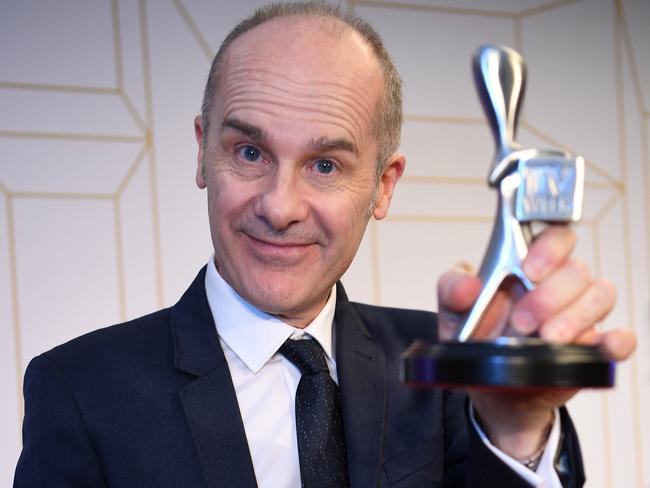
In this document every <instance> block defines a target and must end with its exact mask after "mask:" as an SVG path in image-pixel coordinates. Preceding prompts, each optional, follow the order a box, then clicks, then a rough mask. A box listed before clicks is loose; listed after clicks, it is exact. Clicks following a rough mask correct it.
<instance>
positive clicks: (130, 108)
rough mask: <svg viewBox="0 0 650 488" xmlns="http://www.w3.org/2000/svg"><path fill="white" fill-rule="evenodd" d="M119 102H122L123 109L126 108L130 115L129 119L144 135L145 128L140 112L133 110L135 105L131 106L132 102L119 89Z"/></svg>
mask: <svg viewBox="0 0 650 488" xmlns="http://www.w3.org/2000/svg"><path fill="white" fill-rule="evenodd" d="M119 94H120V100H122V103H123V104H124V108H126V110H127V112H129V114H130V115H131V118H132V119H133V122H135V124H136V125H137V126H138V128H139V129H140V131H141V132H142V134H146V132H147V126H146V124H145V123H144V120H142V116H141V115H140V112H138V109H136V108H135V105H133V102H132V101H131V97H129V95H127V93H126V92H125V91H124V90H123V89H120V92H119Z"/></svg>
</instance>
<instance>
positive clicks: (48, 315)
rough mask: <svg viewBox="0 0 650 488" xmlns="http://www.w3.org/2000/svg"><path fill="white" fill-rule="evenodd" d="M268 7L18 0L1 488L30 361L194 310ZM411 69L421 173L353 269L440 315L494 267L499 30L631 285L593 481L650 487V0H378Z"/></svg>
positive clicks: (11, 19)
mask: <svg viewBox="0 0 650 488" xmlns="http://www.w3.org/2000/svg"><path fill="white" fill-rule="evenodd" d="M261 3H262V2H261V1H253V0H251V1H238V2H227V1H225V0H222V1H217V0H210V1H209V0H158V1H154V0H76V1H75V0H59V1H56V2H52V1H48V0H42V1H35V0H28V1H20V2H18V1H13V0H0V384H1V385H3V389H4V393H3V395H2V400H1V401H0V429H1V431H2V433H3V442H2V443H1V446H0V485H2V486H9V485H10V484H11V480H12V477H13V469H14V465H15V462H16V460H17V456H18V454H19V450H20V423H21V420H22V395H21V394H20V391H21V387H22V385H21V383H22V375H23V373H24V369H25V367H26V365H27V363H28V362H29V360H30V358H32V357H33V356H34V355H36V354H39V353H41V352H43V351H45V350H47V349H49V348H51V347H53V346H55V345H56V344H59V343H61V342H63V341H65V340H68V339H70V338H72V337H75V336H77V335H79V334H81V333H84V332H86V331H90V330H92V329H95V328H98V327H101V326H105V325H108V324H111V323H116V322H119V321H122V320H125V319H127V318H131V317H135V316H138V315H141V314H144V313H147V312H149V311H152V310H154V309H157V308H160V307H163V306H167V305H170V304H173V303H174V302H175V301H176V300H177V299H178V298H179V296H180V294H181V292H182V291H183V290H184V289H185V287H186V286H187V285H188V284H189V283H190V280H191V279H192V278H193V276H194V275H195V273H196V272H197V270H198V269H199V268H200V266H202V265H203V264H204V262H205V261H206V260H207V258H208V256H209V253H210V249H211V244H210V240H209V234H208V226H207V212H206V211H205V194H204V193H202V192H200V191H199V190H197V189H196V187H195V185H194V169H195V154H196V148H195V142H194V136H193V129H192V118H193V116H194V115H195V113H196V112H197V111H198V109H199V106H200V101H201V93H202V88H203V84H204V81H205V77H206V74H207V70H208V68H209V61H210V59H211V57H212V55H213V54H214V52H215V50H216V48H217V46H218V45H219V42H220V41H221V40H222V39H223V37H224V35H225V33H226V32H227V30H228V29H229V28H230V27H232V26H233V25H234V23H235V22H236V21H237V20H239V19H241V18H242V17H243V16H245V15H246V14H248V13H249V12H250V11H251V10H252V9H253V7H255V6H257V5H260V4H261ZM347 7H348V8H350V9H352V10H354V11H355V12H357V13H360V14H362V15H363V16H365V17H366V18H367V19H369V20H370V21H371V22H372V23H373V24H374V25H376V27H377V28H378V29H379V31H380V32H381V33H382V35H383V36H384V38H385V41H386V44H387V46H388V48H389V50H390V52H391V53H392V54H393V56H394V58H395V60H396V63H397V65H398V68H399V70H400V72H401V73H402V76H403V78H404V84H405V113H406V122H405V125H404V134H403V150H404V151H405V152H406V154H407V157H408V166H407V172H406V176H405V177H404V178H403V181H402V182H401V184H400V187H399V188H398V191H397V195H396V197H395V200H394V204H393V208H392V212H391V215H390V216H389V217H388V218H387V219H386V220H385V221H383V222H381V223H371V225H370V227H369V230H368V232H367V234H366V237H365V239H364V241H363V244H362V247H361V249H360V252H359V255H358V256H357V259H356V261H355V262H354V264H353V266H352V268H351V269H350V270H349V272H348V273H347V274H346V276H345V278H344V282H345V284H346V286H347V288H348V292H349V294H350V296H351V297H352V298H353V299H355V300H358V301H367V302H372V303H378V304H386V305H394V306H403V307H416V308H428V309H431V308H435V307H436V303H435V293H434V290H435V281H436V277H437V276H438V275H439V274H440V273H441V272H442V271H443V270H445V269H447V268H449V267H450V266H451V265H453V264H454V263H456V262H458V261H460V260H469V261H472V262H474V263H476V264H478V261H479V260H480V258H481V256H482V253H483V251H484V249H485V244H486V241H487V238H488V234H489V229H490V224H491V221H492V213H493V210H494V199H495V195H494V194H493V193H492V192H491V190H488V188H487V187H486V185H485V178H486V175H487V170H488V166H489V164H490V159H491V155H492V151H493V146H492V140H491V136H490V134H489V131H488V129H487V126H486V124H485V122H484V119H483V114H482V112H481V109H480V106H479V104H478V101H477V98H476V95H475V94H474V88H473V85H472V82H471V76H470V69H469V59H470V55H471V53H472V51H473V50H474V48H475V47H476V46H478V45H479V44H483V43H486V42H496V43H502V44H507V45H511V46H513V47H515V48H517V49H519V50H520V51H522V52H523V54H524V56H525V58H526V60H527V62H528V65H529V88H528V91H527V100H526V103H525V112H524V114H523V117H522V122H521V128H520V135H519V137H520V139H521V141H522V142H524V143H526V144H536V145H542V146H547V147H562V148H567V149H569V150H571V151H573V152H576V153H579V154H583V155H584V156H585V158H586V159H587V161H588V163H587V176H586V179H587V189H586V200H585V217H584V220H583V222H582V223H581V224H580V225H579V227H578V234H579V238H580V241H579V246H578V254H579V256H580V257H581V258H583V259H584V260H585V261H587V262H588V263H589V265H590V266H591V267H592V268H593V269H594V270H595V273H596V274H598V275H602V276H604V277H607V278H609V279H610V280H612V281H613V282H614V283H615V284H616V286H617V287H618V290H619V301H618V305H617V307H616V309H615V311H614V313H613V314H612V316H611V317H610V318H609V319H608V320H607V321H606V323H605V324H604V325H603V327H612V326H615V325H627V326H631V327H634V328H635V329H636V331H637V333H638V335H639V339H640V347H639V350H638V352H637V354H636V355H635V357H634V359H632V360H631V361H629V362H627V363H626V364H625V365H623V366H621V367H620V369H619V374H618V381H617V387H616V388H615V389H613V390H611V391H607V392H583V393H581V394H580V395H579V396H578V397H577V398H576V399H575V400H573V401H572V402H571V405H570V408H571V411H572V413H573V416H574V418H575V421H576V423H577V425H578V428H579V431H580V435H581V439H582V446H583V450H584V456H585V462H586V467H587V473H588V477H589V481H588V486H590V487H644V488H647V487H650V420H649V416H648V415H647V412H648V411H650V326H649V325H648V324H650V300H649V294H648V289H649V286H650V278H649V277H650V261H649V259H648V258H649V247H648V242H649V240H650V239H649V237H650V227H649V226H648V225H647V219H648V215H650V56H648V50H649V49H650V30H649V29H648V26H649V25H650V2H648V1H644V0H582V1H575V0H564V1H563V0H481V1H479V0H457V1H453V0H409V2H408V3H407V2H401V1H398V0H393V1H390V2H389V1H386V2H384V1H380V0H372V1H371V0H363V1H352V0H350V1H349V2H348V3H347Z"/></svg>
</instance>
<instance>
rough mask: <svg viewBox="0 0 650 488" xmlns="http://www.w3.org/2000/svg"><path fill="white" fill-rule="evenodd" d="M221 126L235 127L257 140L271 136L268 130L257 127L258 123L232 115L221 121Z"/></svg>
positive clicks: (223, 127)
mask: <svg viewBox="0 0 650 488" xmlns="http://www.w3.org/2000/svg"><path fill="white" fill-rule="evenodd" d="M221 128H222V129H225V128H228V129H234V130H236V131H238V132H241V133H242V134H244V135H245V136H248V137H250V138H251V139H253V140H256V141H261V140H267V139H268V138H269V137H268V134H267V133H266V131H265V130H264V129H262V128H261V127H257V126H256V125H252V124H249V123H247V122H244V121H242V120H239V119H235V118H232V117H229V118H227V119H225V120H224V121H223V122H222V123H221Z"/></svg>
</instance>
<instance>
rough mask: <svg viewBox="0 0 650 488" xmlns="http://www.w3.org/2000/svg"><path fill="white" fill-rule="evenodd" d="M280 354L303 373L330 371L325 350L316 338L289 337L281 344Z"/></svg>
mask: <svg viewBox="0 0 650 488" xmlns="http://www.w3.org/2000/svg"><path fill="white" fill-rule="evenodd" d="M280 354H282V355H283V356H284V357H285V358H287V359H288V360H289V361H291V362H292V363H293V364H294V365H295V366H296V367H297V368H298V369H299V370H300V372H301V373H302V374H314V373H321V372H326V373H329V368H328V367H327V361H325V352H324V351H323V349H322V348H321V347H320V344H318V342H316V341H314V340H308V339H306V340H300V341H294V340H292V339H287V340H286V342H285V343H284V344H282V346H280Z"/></svg>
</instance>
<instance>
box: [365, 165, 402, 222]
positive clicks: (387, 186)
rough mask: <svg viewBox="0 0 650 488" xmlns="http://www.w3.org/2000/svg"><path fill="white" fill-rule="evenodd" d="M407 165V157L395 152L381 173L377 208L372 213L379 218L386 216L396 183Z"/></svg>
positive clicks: (376, 202) (376, 201)
mask: <svg viewBox="0 0 650 488" xmlns="http://www.w3.org/2000/svg"><path fill="white" fill-rule="evenodd" d="M405 167H406V158H405V157H404V155H403V154H399V153H397V154H393V155H392V156H391V157H390V159H389V160H388V161H387V163H386V169H384V172H383V173H382V175H381V178H380V180H379V187H378V188H377V197H376V199H375V209H374V210H373V212H372V215H373V216H374V217H375V219H377V220H381V219H383V218H384V217H386V214H387V213H388V207H390V201H391V199H392V198H393V192H394V191H395V185H397V181H398V180H399V179H400V178H401V176H402V174H403V173H404V168H405Z"/></svg>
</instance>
